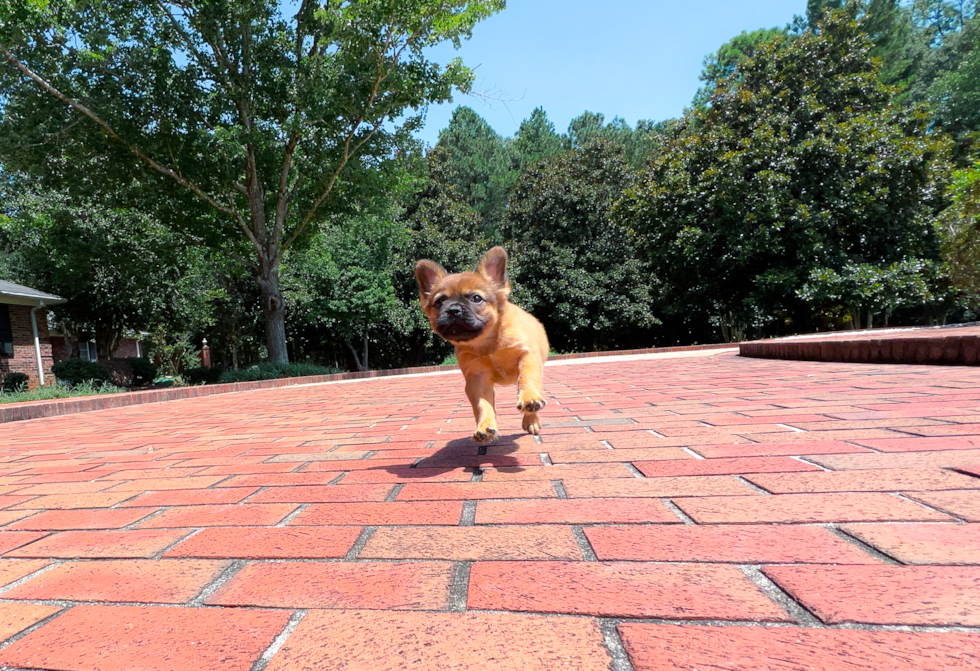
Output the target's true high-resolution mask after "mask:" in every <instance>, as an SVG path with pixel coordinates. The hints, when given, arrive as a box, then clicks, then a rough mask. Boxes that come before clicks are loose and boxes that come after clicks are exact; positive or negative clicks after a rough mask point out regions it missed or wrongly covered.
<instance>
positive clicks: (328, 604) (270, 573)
mask: <svg viewBox="0 0 980 671" xmlns="http://www.w3.org/2000/svg"><path fill="white" fill-rule="evenodd" d="M451 580H452V565H451V564H449V563H448V562H404V563H403V562H358V563H349V564H348V563H322V564H315V563H299V564H292V563H284V564H267V563H260V564H251V565H249V566H247V567H246V568H245V569H244V570H243V571H241V572H240V573H238V574H237V575H236V576H235V577H234V578H232V580H231V581H230V582H229V583H227V584H226V585H225V586H224V587H222V588H221V589H220V590H218V592H216V593H215V594H214V595H213V596H212V597H211V598H209V599H208V603H209V604H213V605H220V606H274V607H277V608H365V609H374V610H445V609H446V608H448V606H449V585H450V581H451Z"/></svg>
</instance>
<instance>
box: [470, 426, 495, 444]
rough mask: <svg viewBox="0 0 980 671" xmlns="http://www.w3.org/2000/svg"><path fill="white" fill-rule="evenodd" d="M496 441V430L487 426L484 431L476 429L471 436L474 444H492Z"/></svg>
mask: <svg viewBox="0 0 980 671" xmlns="http://www.w3.org/2000/svg"><path fill="white" fill-rule="evenodd" d="M495 440H497V429H496V428H494V427H492V426H488V427H486V428H485V429H477V430H476V432H475V433H474V434H473V442H474V443H492V442H494V441H495Z"/></svg>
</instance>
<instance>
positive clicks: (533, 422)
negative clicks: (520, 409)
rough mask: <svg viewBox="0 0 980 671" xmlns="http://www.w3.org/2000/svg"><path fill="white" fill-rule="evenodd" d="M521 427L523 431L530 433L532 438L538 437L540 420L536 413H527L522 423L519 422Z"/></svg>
mask: <svg viewBox="0 0 980 671" xmlns="http://www.w3.org/2000/svg"><path fill="white" fill-rule="evenodd" d="M521 426H522V427H524V430H525V431H527V432H528V433H530V434H531V435H532V436H537V435H540V433H541V418H540V417H538V413H536V412H528V413H525V415H524V421H523V422H521Z"/></svg>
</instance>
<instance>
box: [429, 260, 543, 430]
mask: <svg viewBox="0 0 980 671" xmlns="http://www.w3.org/2000/svg"><path fill="white" fill-rule="evenodd" d="M415 279H416V280H418V283H419V291H420V293H421V300H422V310H423V311H424V312H425V316H426V317H428V318H429V322H430V323H431V324H432V330H433V331H435V332H436V333H437V334H438V335H439V336H440V337H441V338H442V339H443V340H446V341H448V342H450V343H452V344H453V345H455V347H456V360H457V361H458V362H459V367H460V369H462V371H463V377H464V378H466V395H467V396H468V397H469V399H470V403H471V404H472V405H473V414H474V415H475V417H476V432H474V434H473V441H474V442H476V443H486V442H493V441H494V440H496V438H497V414H496V410H495V408H494V395H493V386H494V385H495V384H514V383H516V384H517V409H518V410H521V411H523V412H524V422H523V426H524V430H525V431H527V432H528V433H533V434H534V435H538V434H539V433H540V432H541V419H540V418H539V417H538V410H540V409H541V408H543V407H544V406H545V400H544V390H543V389H542V386H541V375H542V369H543V367H544V362H545V361H546V360H547V359H548V336H547V334H545V332H544V327H543V326H542V325H541V322H539V321H538V320H537V319H535V318H534V317H532V316H531V315H529V314H528V313H527V312H525V311H524V310H522V309H520V308H519V307H517V306H516V305H514V304H513V303H511V302H510V301H509V300H508V299H509V297H510V281H509V280H508V279H507V252H505V251H504V248H503V247H494V248H493V249H491V250H490V251H489V252H487V253H486V254H484V256H483V258H482V259H480V264H479V265H478V266H477V268H476V272H475V273H468V272H467V273H457V274H455V275H449V274H448V273H447V272H446V269H445V268H443V267H442V266H440V265H439V264H438V263H435V262H433V261H429V260H428V259H423V260H421V261H419V262H418V263H417V264H416V265H415Z"/></svg>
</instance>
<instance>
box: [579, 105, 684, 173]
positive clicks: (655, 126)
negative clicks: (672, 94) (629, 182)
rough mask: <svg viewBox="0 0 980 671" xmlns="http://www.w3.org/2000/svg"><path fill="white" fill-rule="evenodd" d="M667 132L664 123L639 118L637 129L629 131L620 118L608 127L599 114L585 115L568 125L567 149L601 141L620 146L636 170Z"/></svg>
mask: <svg viewBox="0 0 980 671" xmlns="http://www.w3.org/2000/svg"><path fill="white" fill-rule="evenodd" d="M667 130H668V126H667V125H665V124H663V123H655V122H653V121H646V120H642V119H641V120H640V121H638V122H637V124H636V128H630V125H629V124H628V123H626V121H625V120H624V119H621V118H620V117H615V118H614V119H613V120H612V121H610V122H609V123H608V124H607V123H605V117H604V116H603V115H602V114H597V113H594V112H584V113H582V114H581V115H579V116H577V117H575V118H574V119H572V120H571V122H570V123H569V124H568V146H570V147H571V148H573V149H581V148H583V147H585V145H587V144H588V143H589V142H590V141H592V140H594V139H597V138H602V139H604V140H608V141H609V142H613V143H615V144H618V145H621V146H622V147H623V149H624V150H625V152H626V157H627V160H629V162H630V163H631V164H632V165H634V166H636V167H639V166H641V165H643V163H644V162H645V161H646V159H647V157H649V156H650V155H651V154H653V153H654V152H655V151H656V150H657V149H658V148H659V147H660V146H661V143H662V142H661V136H662V135H663V134H664V133H665V132H667Z"/></svg>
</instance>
